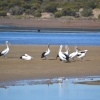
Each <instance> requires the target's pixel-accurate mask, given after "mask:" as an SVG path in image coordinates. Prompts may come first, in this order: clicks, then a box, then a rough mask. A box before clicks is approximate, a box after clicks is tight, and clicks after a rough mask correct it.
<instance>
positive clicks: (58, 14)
mask: <svg viewBox="0 0 100 100" xmlns="http://www.w3.org/2000/svg"><path fill="white" fill-rule="evenodd" d="M54 16H55V17H56V18H59V17H61V16H62V13H61V12H55V13H54Z"/></svg>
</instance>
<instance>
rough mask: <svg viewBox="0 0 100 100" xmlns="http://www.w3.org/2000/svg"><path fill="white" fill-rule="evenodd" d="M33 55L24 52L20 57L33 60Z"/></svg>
mask: <svg viewBox="0 0 100 100" xmlns="http://www.w3.org/2000/svg"><path fill="white" fill-rule="evenodd" d="M32 58H33V57H31V56H29V55H28V54H24V55H22V56H21V57H20V59H23V60H31V59H32Z"/></svg>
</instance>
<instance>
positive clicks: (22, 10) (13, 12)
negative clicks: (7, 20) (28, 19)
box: [9, 6, 24, 15]
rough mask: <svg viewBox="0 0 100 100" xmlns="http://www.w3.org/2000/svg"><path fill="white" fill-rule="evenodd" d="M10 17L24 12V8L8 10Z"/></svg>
mask: <svg viewBox="0 0 100 100" xmlns="http://www.w3.org/2000/svg"><path fill="white" fill-rule="evenodd" d="M9 12H10V13H11V14H12V15H21V14H23V12H24V8H22V7H19V6H15V7H13V8H11V9H10V10H9Z"/></svg>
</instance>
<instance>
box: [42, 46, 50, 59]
mask: <svg viewBox="0 0 100 100" xmlns="http://www.w3.org/2000/svg"><path fill="white" fill-rule="evenodd" d="M49 46H50V44H48V50H47V51H45V52H43V53H42V55H41V58H44V57H45V59H47V56H48V55H49V54H50V49H49Z"/></svg>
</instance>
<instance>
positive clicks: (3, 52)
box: [0, 41, 10, 58]
mask: <svg viewBox="0 0 100 100" xmlns="http://www.w3.org/2000/svg"><path fill="white" fill-rule="evenodd" d="M9 44H10V43H9V42H8V41H6V46H7V48H6V49H5V50H3V51H1V52H0V56H4V57H5V58H6V54H7V53H8V52H9Z"/></svg>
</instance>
